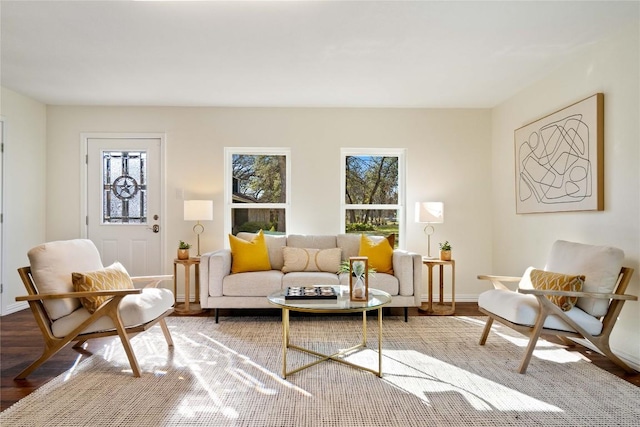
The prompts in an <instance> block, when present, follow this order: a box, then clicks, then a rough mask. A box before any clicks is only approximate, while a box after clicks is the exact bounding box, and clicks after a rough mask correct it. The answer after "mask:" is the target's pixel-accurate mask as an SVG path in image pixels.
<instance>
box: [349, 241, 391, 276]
mask: <svg viewBox="0 0 640 427" xmlns="http://www.w3.org/2000/svg"><path fill="white" fill-rule="evenodd" d="M391 239H395V236H394V235H393V234H391V235H389V237H387V238H386V239H382V240H380V241H379V242H374V241H373V240H371V239H370V238H368V237H367V236H365V235H364V234H362V235H361V236H360V251H359V253H358V256H366V257H367V258H369V268H373V269H375V270H376V272H377V273H387V274H393V243H392V242H391Z"/></svg>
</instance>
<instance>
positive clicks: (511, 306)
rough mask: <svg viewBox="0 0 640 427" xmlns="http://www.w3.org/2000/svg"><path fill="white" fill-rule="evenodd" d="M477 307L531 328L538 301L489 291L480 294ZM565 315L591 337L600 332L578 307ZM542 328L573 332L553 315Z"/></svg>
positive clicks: (533, 297) (592, 318)
mask: <svg viewBox="0 0 640 427" xmlns="http://www.w3.org/2000/svg"><path fill="white" fill-rule="evenodd" d="M478 306H479V307H481V308H484V309H485V310H487V311H489V312H491V313H495V314H497V315H498V316H500V317H502V318H503V319H507V320H508V321H510V322H513V323H516V324H519V325H526V326H533V325H534V324H535V323H536V318H537V317H538V300H537V299H536V297H535V296H533V295H526V294H521V293H519V292H513V291H510V290H505V289H491V290H489V291H485V292H483V293H481V294H480V295H479V296H478ZM565 314H566V315H567V316H569V318H571V319H572V320H573V321H574V322H576V323H577V324H579V325H580V326H581V327H583V328H584V329H585V330H586V331H587V332H589V333H590V334H592V335H598V334H600V332H601V331H602V323H600V321H599V320H598V319H596V318H595V317H593V316H590V315H589V314H587V313H585V312H584V311H582V310H580V309H579V308H578V307H573V308H572V309H571V310H569V311H567V312H565ZM544 327H545V328H548V329H556V330H560V331H570V332H575V330H574V329H573V328H572V327H571V326H569V325H568V324H567V323H566V322H565V321H563V320H562V319H560V318H559V317H558V316H556V315H554V314H551V315H549V316H547V318H546V319H545V322H544Z"/></svg>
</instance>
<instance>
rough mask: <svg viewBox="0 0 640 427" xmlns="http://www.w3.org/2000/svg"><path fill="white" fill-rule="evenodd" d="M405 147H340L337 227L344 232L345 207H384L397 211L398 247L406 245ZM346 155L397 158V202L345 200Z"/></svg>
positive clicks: (401, 247)
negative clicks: (392, 203) (362, 203)
mask: <svg viewBox="0 0 640 427" xmlns="http://www.w3.org/2000/svg"><path fill="white" fill-rule="evenodd" d="M406 153H407V150H406V148H341V149H340V223H339V224H338V229H339V230H341V231H340V233H344V225H345V222H346V215H347V208H349V209H386V210H397V211H398V222H399V226H398V235H399V236H398V237H399V240H400V246H399V247H400V249H403V248H404V247H405V245H406V238H405V237H406V222H407V221H406V220H407V218H406V199H405V197H406V196H405V195H406V175H407V174H406V167H407V166H406ZM347 156H374V157H380V156H388V157H397V158H398V204H397V205H359V204H358V205H356V204H353V205H352V204H348V203H346V202H345V193H346V187H347V183H346V179H345V178H346V162H347Z"/></svg>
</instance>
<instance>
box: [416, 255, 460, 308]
mask: <svg viewBox="0 0 640 427" xmlns="http://www.w3.org/2000/svg"><path fill="white" fill-rule="evenodd" d="M422 263H423V264H424V265H426V266H427V268H428V269H429V303H428V306H427V308H426V309H425V308H423V307H420V308H419V309H420V311H426V313H427V314H431V315H434V316H450V315H452V314H454V313H455V311H456V262H455V261H454V260H451V261H442V260H439V259H429V258H422ZM445 265H449V266H451V303H448V304H446V303H445V302H444V266H445ZM435 266H438V267H439V268H440V294H439V301H438V302H437V303H435V304H434V303H433V267H435Z"/></svg>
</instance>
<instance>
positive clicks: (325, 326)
mask: <svg viewBox="0 0 640 427" xmlns="http://www.w3.org/2000/svg"><path fill="white" fill-rule="evenodd" d="M168 324H169V327H170V328H171V331H172V334H173V338H174V341H175V349H174V350H173V351H169V350H168V349H167V346H166V344H165V342H164V340H163V338H162V333H161V331H160V329H159V327H154V328H153V329H151V330H150V331H148V332H147V333H146V334H142V335H139V336H137V337H135V338H134V339H133V345H134V348H135V351H136V353H137V355H138V358H139V361H140V365H141V368H142V370H143V376H142V378H133V377H131V376H130V375H129V372H128V365H127V362H126V358H125V356H124V352H123V351H122V347H121V346H120V345H119V343H118V342H115V344H112V341H110V340H103V342H105V347H104V348H103V349H101V350H100V351H99V352H97V353H96V354H94V355H93V356H92V357H89V358H88V359H86V360H84V361H82V362H81V363H79V364H78V365H77V366H76V367H74V368H73V369H72V370H70V371H69V372H67V373H65V374H63V375H61V376H59V377H57V378H55V379H53V380H52V381H50V382H49V383H47V384H45V385H44V386H42V387H41V388H40V389H38V390H37V391H35V392H34V393H32V394H31V395H29V396H28V397H26V398H25V399H23V400H21V401H19V402H18V403H16V404H15V405H13V406H12V407H10V408H9V409H7V410H6V411H4V412H2V413H1V414H0V425H2V426H3V427H9V426H135V427H140V426H150V427H156V426H163V425H167V426H174V425H176V426H330V427H343V426H542V425H544V426H637V425H638V420H640V389H639V388H637V387H634V386H633V385H632V384H629V383H627V382H625V381H623V380H621V379H619V378H617V377H615V376H613V375H611V374H609V373H608V372H606V371H603V370H601V369H599V368H597V367H595V366H593V365H591V364H590V363H589V362H588V361H585V360H583V359H582V358H581V357H580V356H579V355H578V354H576V353H572V352H569V351H567V350H565V349H563V348H561V347H559V346H555V345H552V344H550V343H548V342H544V341H543V342H540V343H539V346H538V349H537V350H536V352H535V354H534V357H533V359H532V362H531V365H530V366H529V371H528V373H527V374H526V375H520V374H518V373H516V372H515V369H516V368H517V366H518V363H519V360H520V356H521V354H522V351H523V346H524V345H525V341H524V340H523V338H522V337H521V336H519V335H517V334H515V333H513V332H511V331H510V330H509V329H506V328H504V327H500V326H496V327H494V332H492V334H491V335H490V337H489V340H488V342H487V345H486V346H484V347H481V346H479V345H478V344H477V341H478V338H479V337H480V333H481V329H482V324H483V322H482V320H481V319H480V318H473V317H411V318H410V319H409V322H408V323H405V322H404V321H403V319H402V318H400V317H387V318H385V319H384V326H383V332H384V342H383V355H384V358H383V371H384V375H383V378H378V377H377V376H376V375H374V374H371V373H369V372H365V371H361V370H357V369H354V368H351V367H349V366H345V365H342V364H339V363H336V362H333V361H328V362H322V363H320V364H318V365H316V366H313V367H311V368H309V369H306V370H303V371H301V372H298V373H296V374H293V375H290V376H289V377H288V378H287V379H286V380H283V379H282V378H281V377H280V373H281V369H282V365H281V364H282V344H281V337H282V332H281V324H280V320H279V318H277V317H224V318H221V319H220V323H219V324H215V323H214V320H213V319H212V318H206V317H198V318H186V317H183V318H180V317H171V318H169V319H168ZM361 326H362V321H361V320H360V319H359V318H358V317H292V319H291V334H292V342H293V343H295V344H299V345H303V346H310V347H312V348H314V349H316V350H318V351H321V352H331V351H332V350H335V349H338V348H347V347H349V346H351V345H352V344H355V343H357V342H358V341H359V339H360V331H361ZM368 346H369V348H367V349H365V350H364V351H361V352H360V353H357V354H353V355H351V356H349V360H351V361H356V362H358V363H361V364H365V365H367V366H370V367H371V368H375V367H376V363H377V352H376V349H377V322H376V320H375V318H374V319H371V320H369V322H368ZM311 360H313V357H312V356H309V355H304V354H301V353H299V352H296V351H291V352H289V355H288V361H289V363H290V365H289V366H290V369H291V367H293V366H298V365H300V364H301V363H304V362H307V361H311Z"/></svg>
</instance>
